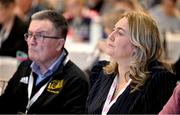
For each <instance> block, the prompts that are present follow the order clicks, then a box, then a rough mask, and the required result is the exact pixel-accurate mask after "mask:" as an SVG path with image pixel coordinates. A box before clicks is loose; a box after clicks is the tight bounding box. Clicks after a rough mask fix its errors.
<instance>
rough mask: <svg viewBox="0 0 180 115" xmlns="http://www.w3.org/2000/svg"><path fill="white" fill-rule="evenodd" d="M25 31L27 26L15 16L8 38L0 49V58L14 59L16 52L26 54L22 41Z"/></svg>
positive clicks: (24, 43)
mask: <svg viewBox="0 0 180 115" xmlns="http://www.w3.org/2000/svg"><path fill="white" fill-rule="evenodd" d="M27 29H28V26H27V24H26V23H24V22H23V21H21V20H20V19H19V18H18V17H17V16H15V18H14V23H13V27H12V29H11V31H10V33H9V36H8V38H7V39H6V40H5V41H4V42H3V44H2V46H1V48H0V56H12V57H16V52H17V51H23V52H25V53H27V43H26V41H25V40H24V33H26V32H27Z"/></svg>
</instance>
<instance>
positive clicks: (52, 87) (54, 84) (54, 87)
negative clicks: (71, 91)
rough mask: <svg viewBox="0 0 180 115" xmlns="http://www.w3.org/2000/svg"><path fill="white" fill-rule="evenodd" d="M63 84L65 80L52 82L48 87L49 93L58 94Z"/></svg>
mask: <svg viewBox="0 0 180 115" xmlns="http://www.w3.org/2000/svg"><path fill="white" fill-rule="evenodd" d="M63 83H64V80H52V81H51V82H50V83H49V85H48V88H47V91H48V92H52V93H55V94H58V93H59V89H60V88H61V87H62V86H63Z"/></svg>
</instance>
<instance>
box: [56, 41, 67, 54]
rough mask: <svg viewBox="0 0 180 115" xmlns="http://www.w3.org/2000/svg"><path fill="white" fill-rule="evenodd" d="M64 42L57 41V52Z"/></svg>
mask: <svg viewBox="0 0 180 115" xmlns="http://www.w3.org/2000/svg"><path fill="white" fill-rule="evenodd" d="M64 42H65V40H64V39H59V40H58V41H57V44H56V45H57V48H56V50H57V51H60V50H61V49H62V48H63V46H64Z"/></svg>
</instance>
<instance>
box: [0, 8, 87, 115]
mask: <svg viewBox="0 0 180 115" xmlns="http://www.w3.org/2000/svg"><path fill="white" fill-rule="evenodd" d="M67 30H68V27H67V22H66V20H65V18H64V17H63V16H61V15H59V14H57V13H56V12H54V11H51V10H44V11H40V12H38V13H36V14H34V15H33V16H32V17H31V22H30V26H29V29H28V33H26V34H25V40H26V41H27V44H28V56H29V59H30V60H31V61H30V60H27V61H25V62H23V63H21V65H20V66H19V68H18V69H17V71H16V73H15V74H14V76H13V77H12V78H11V80H10V81H9V83H8V86H7V88H6V90H5V92H4V94H3V95H2V96H1V97H0V113H28V114H39V113H46V114H47V113H49V114H52V113H56V114H62V113H63V114H64V113H68V114H70V113H83V112H84V108H85V101H86V97H87V93H88V82H87V79H86V76H85V74H84V73H83V72H82V71H81V70H80V69H79V68H78V67H77V66H76V65H75V64H74V63H73V62H71V61H70V60H69V58H68V56H67V55H68V52H67V51H66V49H65V48H64V43H65V40H66V35H67Z"/></svg>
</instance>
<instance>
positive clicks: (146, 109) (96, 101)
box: [86, 61, 176, 114]
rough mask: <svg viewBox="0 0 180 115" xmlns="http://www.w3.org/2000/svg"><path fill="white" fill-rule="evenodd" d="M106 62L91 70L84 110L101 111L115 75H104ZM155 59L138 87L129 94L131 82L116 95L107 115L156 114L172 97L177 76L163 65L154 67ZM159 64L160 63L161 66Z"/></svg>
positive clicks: (96, 112) (156, 64)
mask: <svg viewBox="0 0 180 115" xmlns="http://www.w3.org/2000/svg"><path fill="white" fill-rule="evenodd" d="M106 64H107V62H105V61H103V62H99V63H98V64H97V65H95V66H94V67H93V69H92V74H91V76H90V92H89V95H88V99H87V105H86V113H90V114H100V113H101V112H102V109H103V106H104V103H105V100H106V98H107V95H108V92H109V90H110V87H111V85H112V82H113V80H114V78H115V76H116V75H115V74H112V75H105V74H104V72H103V70H102V67H103V66H105V65H106ZM158 65H159V63H158V62H154V63H152V64H151V66H150V67H149V69H150V72H151V74H150V76H149V78H148V79H147V80H146V82H145V84H144V85H143V86H142V87H140V90H138V91H135V92H133V93H130V91H131V90H132V88H131V87H130V85H129V86H128V87H127V88H126V89H125V90H124V92H123V93H122V94H121V95H120V96H119V97H118V98H117V101H116V102H115V103H114V104H113V105H112V106H111V108H110V110H109V111H108V114H131V113H133V114H139V113H143V114H148V113H151V114H157V113H159V111H160V110H161V109H162V107H163V105H164V104H165V103H166V102H167V100H168V99H169V97H170V96H171V94H172V92H173V89H174V87H175V86H176V77H175V75H174V74H172V73H170V72H168V71H167V70H165V69H164V68H157V67H158ZM160 67H161V66H160Z"/></svg>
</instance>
